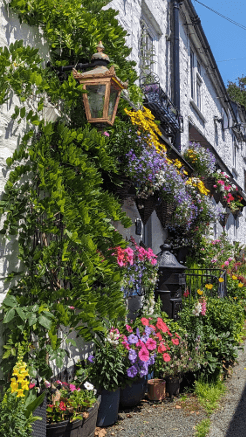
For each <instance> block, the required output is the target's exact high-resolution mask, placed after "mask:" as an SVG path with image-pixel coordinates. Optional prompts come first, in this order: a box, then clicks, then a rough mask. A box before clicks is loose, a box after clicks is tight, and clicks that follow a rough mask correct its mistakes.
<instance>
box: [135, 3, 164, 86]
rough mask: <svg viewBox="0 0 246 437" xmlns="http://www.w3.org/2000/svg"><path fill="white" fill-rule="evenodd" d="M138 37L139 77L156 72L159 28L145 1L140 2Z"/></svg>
mask: <svg viewBox="0 0 246 437" xmlns="http://www.w3.org/2000/svg"><path fill="white" fill-rule="evenodd" d="M140 32H141V34H140V38H139V60H140V63H139V67H140V79H141V78H144V77H146V76H148V75H149V76H150V80H151V73H154V75H155V74H158V42H159V38H160V36H161V35H162V31H161V28H160V26H159V24H158V23H157V21H156V20H155V17H154V16H153V15H152V13H151V11H150V10H149V8H148V6H147V5H146V4H145V2H144V1H143V2H142V14H141V19H140Z"/></svg>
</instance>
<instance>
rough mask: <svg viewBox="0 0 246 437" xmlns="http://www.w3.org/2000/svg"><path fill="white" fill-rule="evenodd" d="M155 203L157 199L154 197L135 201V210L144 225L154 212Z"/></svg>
mask: <svg viewBox="0 0 246 437" xmlns="http://www.w3.org/2000/svg"><path fill="white" fill-rule="evenodd" d="M157 201H158V197H157V196H156V195H153V196H149V197H148V198H147V199H139V198H137V199H136V205H137V209H138V212H139V214H140V217H141V219H142V222H143V224H144V225H146V223H147V221H148V220H149V218H150V216H151V214H152V212H153V211H154V209H155V206H156V204H157Z"/></svg>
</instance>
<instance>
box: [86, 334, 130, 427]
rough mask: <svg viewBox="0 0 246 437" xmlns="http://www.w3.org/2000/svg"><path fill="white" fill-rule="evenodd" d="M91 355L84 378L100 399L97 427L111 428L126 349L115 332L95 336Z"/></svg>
mask: <svg viewBox="0 0 246 437" xmlns="http://www.w3.org/2000/svg"><path fill="white" fill-rule="evenodd" d="M94 341H95V351H94V353H93V354H91V355H90V356H89V357H88V366H87V371H88V376H89V378H90V380H91V381H92V382H93V384H94V385H95V387H96V388H97V390H98V392H99V393H100V395H101V404H100V408H99V411H98V419H97V426H109V425H113V424H114V423H115V422H116V421H117V418H118V410H119V402H120V386H121V381H122V379H123V378H124V369H125V366H124V358H125V356H126V349H125V348H124V346H123V345H122V344H121V342H120V332H119V330H118V329H117V328H114V327H112V328H111V329H108V330H107V331H106V332H105V334H102V333H101V334H100V333H98V336H97V338H95V340H94Z"/></svg>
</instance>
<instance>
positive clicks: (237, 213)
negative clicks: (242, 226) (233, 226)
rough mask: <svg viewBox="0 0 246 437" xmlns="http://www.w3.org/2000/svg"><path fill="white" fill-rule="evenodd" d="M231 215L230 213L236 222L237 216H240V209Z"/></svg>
mask: <svg viewBox="0 0 246 437" xmlns="http://www.w3.org/2000/svg"><path fill="white" fill-rule="evenodd" d="M231 213H232V215H233V217H234V219H235V220H236V219H237V218H238V216H239V215H240V213H241V211H240V209H237V210H236V211H232V212H231Z"/></svg>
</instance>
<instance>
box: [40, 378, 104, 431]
mask: <svg viewBox="0 0 246 437" xmlns="http://www.w3.org/2000/svg"><path fill="white" fill-rule="evenodd" d="M45 386H46V387H47V388H48V389H49V394H48V406H47V421H48V424H47V429H46V433H47V434H46V435H47V437H53V436H56V437H60V436H61V437H64V436H65V437H73V436H76V437H89V436H91V435H94V431H95V427H96V420H97V412H98V408H99V404H100V398H98V399H97V398H96V397H95V395H96V390H95V389H94V386H93V385H92V384H90V383H88V382H86V383H85V384H84V385H83V387H80V386H76V383H73V382H72V383H70V384H68V383H67V382H65V381H64V382H63V381H59V380H58V381H55V382H54V383H50V382H48V381H45Z"/></svg>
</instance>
